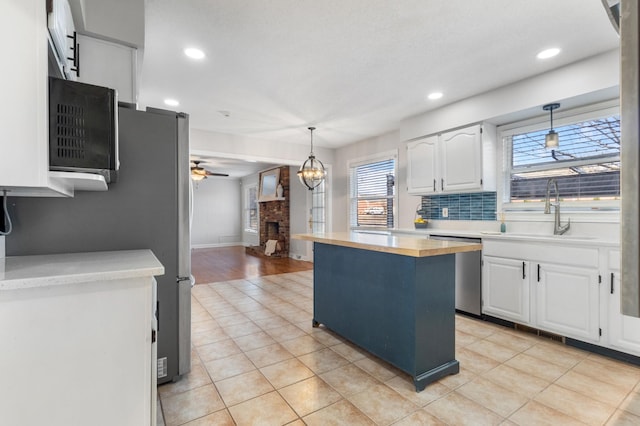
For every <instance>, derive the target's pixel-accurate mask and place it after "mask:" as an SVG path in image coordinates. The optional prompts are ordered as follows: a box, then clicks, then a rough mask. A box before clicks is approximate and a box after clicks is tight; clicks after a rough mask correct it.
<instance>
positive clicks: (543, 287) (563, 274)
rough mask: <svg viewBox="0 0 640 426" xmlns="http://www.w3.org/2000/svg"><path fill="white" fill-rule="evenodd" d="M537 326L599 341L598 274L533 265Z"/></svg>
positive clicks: (583, 269) (579, 269) (574, 336)
mask: <svg viewBox="0 0 640 426" xmlns="http://www.w3.org/2000/svg"><path fill="white" fill-rule="evenodd" d="M532 265H535V268H536V270H535V271H532V272H533V273H534V274H535V276H534V277H532V279H535V283H534V285H535V286H536V305H537V308H536V314H537V319H536V326H537V327H538V328H540V329H543V330H548V331H551V332H553V333H558V334H561V335H563V336H567V337H573V338H576V339H580V340H588V341H592V342H598V340H599V325H600V321H599V309H598V306H599V298H598V293H599V292H598V290H599V288H598V270H597V269H588V268H575V267H568V266H562V265H555V264H541V263H532Z"/></svg>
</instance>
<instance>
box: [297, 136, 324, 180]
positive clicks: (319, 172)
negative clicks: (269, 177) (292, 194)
mask: <svg viewBox="0 0 640 426" xmlns="http://www.w3.org/2000/svg"><path fill="white" fill-rule="evenodd" d="M315 129H316V128H315V127H309V130H310V131H311V153H310V154H309V158H307V160H306V161H305V162H304V164H302V166H301V167H300V170H298V178H299V179H300V182H301V183H302V184H303V185H304V186H306V187H307V188H309V190H313V189H314V188H316V187H317V186H318V185H320V184H321V183H322V181H323V180H324V178H325V177H326V176H327V171H326V170H325V169H324V165H323V164H322V161H320V160H318V159H317V158H316V156H315V155H313V131H314V130H315Z"/></svg>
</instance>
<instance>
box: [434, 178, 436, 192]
mask: <svg viewBox="0 0 640 426" xmlns="http://www.w3.org/2000/svg"><path fill="white" fill-rule="evenodd" d="M433 192H436V180H435V179H434V180H433Z"/></svg>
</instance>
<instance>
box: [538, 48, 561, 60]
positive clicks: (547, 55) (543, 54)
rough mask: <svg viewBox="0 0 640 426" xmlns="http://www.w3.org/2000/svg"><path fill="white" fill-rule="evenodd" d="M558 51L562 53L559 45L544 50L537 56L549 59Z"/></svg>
mask: <svg viewBox="0 0 640 426" xmlns="http://www.w3.org/2000/svg"><path fill="white" fill-rule="evenodd" d="M558 53H560V49H558V48H557V47H553V48H551V49H546V50H543V51H542V52H540V53H538V54H537V55H536V57H537V58H538V59H549V58H553V57H554V56H556V55H557V54H558Z"/></svg>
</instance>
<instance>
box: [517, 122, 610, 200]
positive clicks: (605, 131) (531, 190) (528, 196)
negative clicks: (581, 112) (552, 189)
mask: <svg viewBox="0 0 640 426" xmlns="http://www.w3.org/2000/svg"><path fill="white" fill-rule="evenodd" d="M555 131H556V132H558V135H559V138H560V146H559V147H558V148H557V149H555V150H547V149H545V147H544V138H545V135H546V134H547V132H548V129H545V130H538V131H532V132H526V133H520V134H518V133H516V134H513V135H512V136H510V137H507V141H506V142H507V144H508V145H510V146H511V150H510V153H511V155H510V166H511V167H510V201H511V202H523V201H527V200H531V201H533V200H541V199H544V198H545V196H546V188H547V181H548V180H549V178H552V177H553V178H555V179H556V181H557V182H558V188H559V191H560V197H561V198H563V199H564V200H597V199H616V198H619V196H620V116H619V115H613V116H608V117H604V118H598V119H593V120H585V121H580V122H576V123H572V124H567V125H563V126H561V127H557V128H555Z"/></svg>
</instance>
